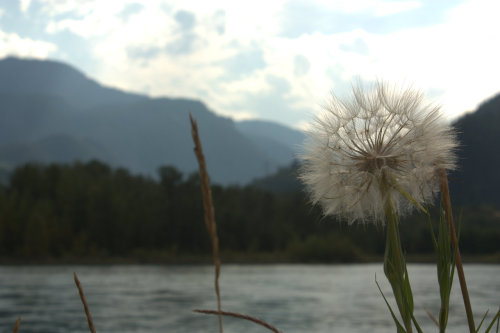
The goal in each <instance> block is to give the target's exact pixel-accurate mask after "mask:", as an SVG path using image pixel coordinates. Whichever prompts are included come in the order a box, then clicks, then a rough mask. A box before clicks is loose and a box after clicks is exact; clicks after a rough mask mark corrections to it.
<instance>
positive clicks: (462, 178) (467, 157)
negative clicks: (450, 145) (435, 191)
mask: <svg viewBox="0 0 500 333" xmlns="http://www.w3.org/2000/svg"><path fill="white" fill-rule="evenodd" d="M454 126H455V128H456V129H457V132H458V139H459V141H460V148H459V150H458V156H459V162H458V165H459V167H458V170H457V171H456V172H454V173H452V174H451V175H450V186H451V191H452V195H453V196H454V197H453V198H452V199H453V201H454V202H457V203H460V204H463V205H465V204H477V203H494V204H496V205H498V206H500V172H499V171H498V170H499V165H500V94H499V95H497V96H495V97H493V98H491V99H490V100H488V101H486V102H484V103H483V104H481V105H480V106H479V108H478V109H477V111H476V112H474V113H469V114H466V115H465V116H463V117H461V118H460V119H458V120H457V121H456V122H455V123H454Z"/></svg>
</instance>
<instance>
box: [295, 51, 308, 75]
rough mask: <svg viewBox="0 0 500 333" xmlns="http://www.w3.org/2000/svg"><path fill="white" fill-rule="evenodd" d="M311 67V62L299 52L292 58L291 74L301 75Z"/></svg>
mask: <svg viewBox="0 0 500 333" xmlns="http://www.w3.org/2000/svg"><path fill="white" fill-rule="evenodd" d="M310 68H311V63H310V62H309V60H308V59H307V57H304V56H303V55H301V54H298V55H296V56H295V58H293V74H294V75H295V76H303V75H305V74H307V73H308V72H309V69H310Z"/></svg>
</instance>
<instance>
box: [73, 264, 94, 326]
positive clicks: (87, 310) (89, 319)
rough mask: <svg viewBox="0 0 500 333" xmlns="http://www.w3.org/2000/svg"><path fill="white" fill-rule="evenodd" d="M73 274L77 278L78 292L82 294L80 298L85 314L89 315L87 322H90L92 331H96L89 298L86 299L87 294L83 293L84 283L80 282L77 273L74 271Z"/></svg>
mask: <svg viewBox="0 0 500 333" xmlns="http://www.w3.org/2000/svg"><path fill="white" fill-rule="evenodd" d="M73 276H74V278H75V284H76V287H77V288H78V293H79V294H80V299H81V300H82V303H83V308H84V310H85V314H86V315H87V322H88V323H89V328H90V332H92V333H95V327H94V322H93V321H92V316H91V315H90V311H89V306H88V305H87V300H86V299H85V294H84V293H83V288H82V284H81V283H80V280H78V276H76V273H73Z"/></svg>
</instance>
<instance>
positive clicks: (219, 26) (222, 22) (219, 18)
mask: <svg viewBox="0 0 500 333" xmlns="http://www.w3.org/2000/svg"><path fill="white" fill-rule="evenodd" d="M212 20H213V24H214V26H215V30H216V31H217V33H218V34H219V35H223V34H224V33H225V32H226V12H225V11H224V10H217V11H216V12H215V13H214V14H213V15H212Z"/></svg>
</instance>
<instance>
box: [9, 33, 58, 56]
mask: <svg viewBox="0 0 500 333" xmlns="http://www.w3.org/2000/svg"><path fill="white" fill-rule="evenodd" d="M56 50H57V46H56V45H54V44H52V43H48V42H44V41H38V40H33V39H30V38H22V37H20V36H19V35H18V34H15V33H5V32H3V31H1V30H0V57H5V56H10V55H15V56H20V57H32V58H40V59H45V58H47V57H49V55H51V54H53V53H54V52H55V51H56Z"/></svg>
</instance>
